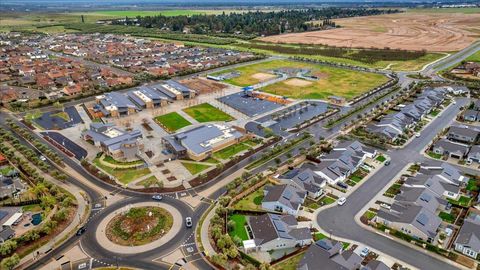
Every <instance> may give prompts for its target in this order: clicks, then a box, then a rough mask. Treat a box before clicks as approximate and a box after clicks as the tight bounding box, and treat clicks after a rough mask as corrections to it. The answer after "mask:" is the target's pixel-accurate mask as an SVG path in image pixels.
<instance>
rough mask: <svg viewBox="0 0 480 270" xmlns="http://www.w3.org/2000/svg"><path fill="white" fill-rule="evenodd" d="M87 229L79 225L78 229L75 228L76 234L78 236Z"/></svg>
mask: <svg viewBox="0 0 480 270" xmlns="http://www.w3.org/2000/svg"><path fill="white" fill-rule="evenodd" d="M86 231H87V228H85V227H80V228H79V229H78V230H77V233H76V234H77V236H80V235H82V234H84V233H85V232H86Z"/></svg>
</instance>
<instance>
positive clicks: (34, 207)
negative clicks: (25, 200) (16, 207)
mask: <svg viewBox="0 0 480 270" xmlns="http://www.w3.org/2000/svg"><path fill="white" fill-rule="evenodd" d="M22 211H23V212H40V211H42V207H40V205H39V204H29V205H25V206H22Z"/></svg>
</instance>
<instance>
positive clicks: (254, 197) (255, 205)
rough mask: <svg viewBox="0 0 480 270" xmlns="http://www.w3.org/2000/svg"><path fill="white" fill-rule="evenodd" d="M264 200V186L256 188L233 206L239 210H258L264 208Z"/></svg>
mask: <svg viewBox="0 0 480 270" xmlns="http://www.w3.org/2000/svg"><path fill="white" fill-rule="evenodd" d="M262 200H263V187H261V188H259V189H257V190H255V191H254V192H253V193H251V194H249V195H248V196H246V197H245V198H243V199H241V200H239V201H238V202H237V203H235V205H234V206H233V207H234V208H235V209H238V210H253V211H258V210H261V209H262Z"/></svg>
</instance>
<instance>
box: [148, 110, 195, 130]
mask: <svg viewBox="0 0 480 270" xmlns="http://www.w3.org/2000/svg"><path fill="white" fill-rule="evenodd" d="M154 120H155V122H157V123H158V124H159V125H160V126H161V127H163V128H164V129H165V130H166V131H167V132H174V131H177V130H179V129H181V128H183V127H186V126H189V125H191V124H192V123H190V122H188V120H187V119H185V118H183V117H182V116H181V115H180V114H178V113H176V112H171V113H167V114H164V115H160V116H157V117H155V118H154Z"/></svg>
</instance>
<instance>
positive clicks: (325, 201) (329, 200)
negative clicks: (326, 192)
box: [320, 196, 335, 205]
mask: <svg viewBox="0 0 480 270" xmlns="http://www.w3.org/2000/svg"><path fill="white" fill-rule="evenodd" d="M320 202H321V203H323V205H329V204H332V203H334V202H335V199H334V198H332V197H328V196H324V197H323V198H322V199H320Z"/></svg>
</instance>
